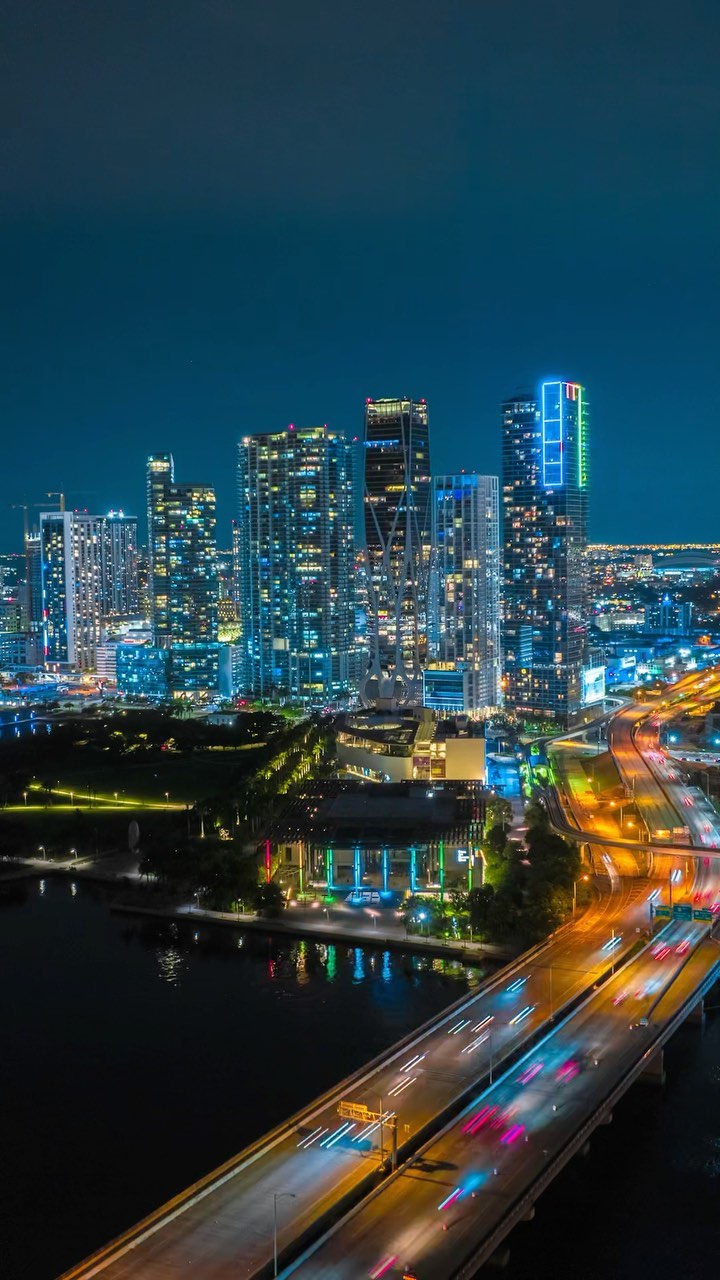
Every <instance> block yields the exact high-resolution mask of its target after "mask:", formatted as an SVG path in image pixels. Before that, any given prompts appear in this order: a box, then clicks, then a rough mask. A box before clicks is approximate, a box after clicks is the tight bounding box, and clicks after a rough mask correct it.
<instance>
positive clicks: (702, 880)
mask: <svg viewBox="0 0 720 1280" xmlns="http://www.w3.org/2000/svg"><path fill="white" fill-rule="evenodd" d="M630 710H632V712H633V715H629V714H628V713H627V712H626V711H625V710H623V711H622V712H620V713H619V715H620V716H621V717H622V721H621V726H620V730H619V735H618V738H617V748H616V741H615V730H614V729H613V730H612V732H613V742H612V750H613V752H615V751H616V749H619V750H620V752H621V754H622V752H623V751H627V753H628V758H627V760H626V761H625V762H624V763H625V767H626V769H627V770H628V772H629V776H633V777H634V778H635V780H634V782H633V784H632V785H633V786H634V788H635V793H636V799H637V800H638V803H639V804H640V805H641V807H644V806H645V805H646V804H647V805H649V806H651V807H653V806H654V809H653V817H652V818H651V824H652V822H653V821H655V815H656V814H657V818H658V820H660V811H661V809H662V816H663V819H664V820H666V821H667V820H670V821H671V824H674V823H676V821H677V818H676V815H675V811H674V810H673V808H672V805H671V804H670V803H669V801H668V799H667V797H666V795H665V792H664V790H663V788H662V787H661V786H660V784H659V782H658V780H657V778H656V776H655V774H654V773H653V771H652V769H651V768H650V767H649V765H648V762H647V761H646V760H645V758H644V757H643V755H642V754H641V753H640V752H638V750H637V748H636V746H635V743H634V740H633V733H632V728H633V727H634V726H635V723H636V719H637V721H638V722H639V721H641V720H642V719H643V718H647V717H648V715H649V714H650V712H649V711H648V709H647V708H645V709H640V710H639V712H638V709H630ZM617 719H618V717H615V718H614V722H615V721H617ZM614 722H613V723H614ZM670 814H672V819H670ZM582 819H583V815H582V813H580V818H579V820H578V819H576V820H578V821H579V824H580V825H581V824H582ZM581 829H582V826H581ZM587 838H588V839H589V840H591V841H592V842H593V843H595V844H598V845H599V846H600V848H601V849H602V833H601V832H600V831H597V830H596V831H595V832H592V833H588V834H587ZM624 852H625V854H626V855H627V854H628V853H629V854H630V855H631V860H632V862H633V870H634V873H635V874H634V878H632V879H630V878H628V879H621V878H619V877H618V875H617V869H616V868H615V866H614V863H613V862H612V858H613V856H615V857H617V854H616V853H615V851H614V850H613V851H612V853H609V852H608V851H607V850H604V851H603V852H602V856H603V858H605V859H607V860H608V861H609V862H610V864H611V866H612V869H613V873H614V874H612V875H611V885H612V887H613V889H614V890H615V892H613V893H612V894H610V895H608V896H607V897H605V898H603V899H601V900H600V901H599V902H597V903H594V904H593V906H592V907H591V908H590V909H589V910H588V911H587V912H586V913H584V914H583V916H582V917H581V918H579V919H578V920H577V922H575V923H574V924H572V925H571V926H568V927H566V928H565V929H564V930H561V931H559V933H558V934H557V935H556V936H555V937H554V938H553V939H551V940H550V941H549V942H548V943H547V944H546V945H545V946H544V947H541V948H537V949H536V950H535V952H534V953H533V954H532V955H531V956H530V957H528V958H526V959H521V961H520V962H519V964H518V965H516V966H515V967H514V969H513V972H512V981H511V979H510V977H507V976H506V977H505V978H503V980H502V981H499V982H493V983H490V984H489V985H488V986H486V987H485V988H484V989H483V990H482V991H480V992H478V993H476V994H475V995H473V996H471V997H469V998H468V999H467V1000H466V1001H464V1002H463V1003H462V1004H460V1005H459V1006H456V1007H455V1008H454V1009H453V1010H452V1011H451V1012H450V1013H449V1014H446V1015H444V1016H443V1017H441V1018H439V1019H437V1020H435V1021H434V1022H433V1023H432V1024H431V1025H430V1026H429V1027H427V1028H425V1029H423V1030H421V1032H420V1033H419V1034H418V1035H417V1036H416V1037H415V1038H414V1039H413V1040H412V1042H411V1043H409V1044H408V1043H406V1044H405V1045H404V1046H403V1047H402V1049H399V1050H398V1049H395V1050H391V1051H390V1053H388V1054H387V1055H385V1056H384V1057H383V1058H382V1059H381V1060H380V1061H379V1062H378V1063H376V1064H374V1065H372V1066H371V1067H370V1068H368V1070H367V1071H366V1072H365V1073H362V1074H359V1075H358V1076H356V1077H354V1078H353V1080H352V1082H351V1084H350V1085H349V1086H346V1085H341V1086H339V1087H338V1089H337V1090H335V1091H333V1092H331V1093H330V1094H328V1095H326V1097H325V1098H323V1099H321V1100H318V1101H317V1102H316V1103H315V1104H312V1105H311V1106H310V1107H309V1108H308V1109H307V1110H306V1111H305V1112H304V1113H302V1114H301V1115H300V1116H298V1117H296V1118H295V1119H294V1120H293V1121H291V1122H289V1124H288V1125H287V1126H285V1127H283V1128H282V1129H280V1130H278V1131H276V1132H275V1134H273V1135H270V1136H269V1137H268V1139H266V1140H263V1141H261V1142H260V1143H258V1144H256V1146H255V1147H253V1148H250V1149H249V1150H248V1151H247V1152H245V1153H241V1154H240V1156H238V1157H237V1158H236V1159H234V1160H233V1161H231V1162H229V1163H228V1165H227V1166H225V1167H223V1169H222V1170H220V1171H216V1173H215V1174H214V1175H210V1177H209V1178H208V1179H207V1180H205V1181H204V1182H203V1183H202V1184H199V1185H198V1186H196V1187H195V1188H191V1189H189V1191H188V1192H187V1193H183V1194H182V1195H180V1196H179V1197H178V1198H177V1199H176V1200H175V1201H173V1202H171V1203H170V1205H168V1206H164V1207H163V1208H161V1209H160V1210H158V1211H157V1213H156V1214H154V1215H152V1216H151V1218H150V1219H148V1220H146V1221H145V1223H142V1224H139V1225H138V1226H137V1227H135V1228H131V1230H130V1231H129V1232H128V1233H127V1235H126V1236H124V1237H121V1238H120V1239H119V1240H118V1241H117V1242H114V1243H113V1244H111V1245H110V1246H108V1247H107V1248H106V1249H104V1250H102V1251H101V1252H100V1253H99V1254H97V1255H94V1257H93V1258H92V1259H89V1260H88V1261H87V1262H86V1263H81V1264H80V1265H79V1266H78V1267H75V1268H73V1269H72V1270H71V1271H69V1272H67V1273H66V1275H65V1277H64V1278H63V1280H80V1278H81V1277H82V1278H85V1277H88V1278H89V1277H90V1276H97V1275H102V1276H103V1277H104V1280H127V1278H128V1277H140V1276H141V1277H142V1280H175V1277H179V1276H180V1275H183V1276H184V1275H186V1274H187V1270H188V1268H189V1267H190V1268H193V1267H195V1268H197V1269H198V1271H201V1273H202V1276H203V1280H226V1278H227V1280H229V1277H230V1276H232V1277H233V1280H236V1278H238V1277H245V1278H246V1280H249V1278H250V1277H253V1276H255V1275H257V1274H258V1272H260V1271H262V1269H263V1268H266V1267H267V1266H268V1264H269V1263H270V1261H271V1249H272V1223H273V1197H274V1195H275V1194H276V1193H281V1195H282V1199H281V1201H280V1203H279V1246H280V1250H281V1251H282V1249H283V1248H285V1247H286V1246H287V1247H289V1246H290V1245H291V1244H292V1245H296V1244H297V1242H298V1241H299V1240H300V1239H301V1238H302V1237H303V1234H304V1233H305V1232H307V1231H309V1230H310V1229H312V1228H313V1227H317V1224H318V1222H319V1221H320V1220H321V1218H322V1216H323V1214H324V1213H325V1212H327V1211H329V1210H331V1209H337V1208H338V1207H339V1206H340V1205H341V1204H342V1203H343V1201H344V1200H345V1197H347V1196H349V1195H351V1194H352V1193H355V1194H357V1193H358V1192H359V1191H360V1189H362V1188H363V1187H364V1186H365V1187H366V1186H367V1185H369V1184H370V1182H371V1181H372V1179H373V1178H374V1177H376V1176H377V1173H376V1171H377V1169H378V1166H379V1164H380V1150H379V1144H380V1137H381V1134H380V1126H379V1124H378V1123H377V1122H372V1123H370V1124H368V1125H363V1124H362V1122H353V1121H346V1120H340V1118H339V1117H338V1114H337V1106H338V1102H339V1101H340V1100H341V1099H343V1100H346V1101H352V1102H355V1103H361V1104H365V1105H366V1106H367V1107H368V1108H369V1109H371V1110H373V1111H375V1112H378V1113H380V1112H381V1113H382V1114H383V1115H384V1116H386V1117H388V1119H389V1116H390V1114H391V1113H396V1114H397V1116H398V1117H399V1136H400V1142H401V1143H402V1142H403V1141H404V1140H406V1139H407V1138H412V1137H413V1136H417V1135H418V1134H420V1133H421V1132H423V1131H424V1130H425V1129H426V1128H427V1129H428V1130H429V1128H430V1127H431V1126H435V1127H437V1125H438V1124H440V1123H441V1122H442V1117H443V1115H444V1113H446V1112H447V1110H448V1108H450V1107H451V1106H452V1105H453V1103H457V1102H458V1100H459V1099H461V1098H463V1097H465V1096H466V1095H467V1093H468V1092H469V1091H470V1090H471V1089H472V1088H473V1086H474V1085H475V1084H476V1082H477V1080H478V1078H479V1077H482V1075H483V1074H484V1072H485V1071H486V1070H487V1069H488V1068H489V1066H490V1053H491V1052H492V1058H493V1066H494V1067H495V1069H497V1068H498V1067H499V1064H500V1063H501V1061H502V1060H503V1059H504V1058H506V1056H507V1055H508V1054H509V1053H513V1052H516V1051H517V1050H519V1048H520V1046H522V1045H523V1044H526V1043H527V1041H528V1040H529V1038H530V1037H532V1036H536V1035H537V1033H539V1032H540V1031H541V1029H542V1027H543V1026H544V1025H545V1024H546V1023H547V1022H548V1020H549V1019H551V1018H552V1017H553V1016H557V1014H558V1011H559V1010H560V1009H561V1007H562V1006H563V1005H564V1004H565V1003H566V1002H567V1001H569V1000H572V999H573V998H575V997H578V996H579V995H580V994H581V993H583V992H586V991H587V990H589V989H590V988H591V987H592V986H593V984H594V983H595V982H596V981H597V979H598V978H599V976H600V975H601V973H602V972H606V971H607V968H608V964H609V963H610V961H611V959H612V953H614V954H615V955H616V956H617V957H619V956H620V954H621V953H623V952H626V951H627V950H628V949H629V947H630V946H631V944H632V943H634V942H635V941H636V940H637V936H638V933H640V931H642V930H645V929H647V928H648V925H649V920H650V905H649V899H650V897H651V895H652V897H653V898H654V899H655V900H656V901H659V894H660V892H661V890H662V889H665V890H666V891H667V890H668V889H669V884H668V882H669V878H670V875H671V874H673V875H676V874H677V873H678V872H681V868H682V865H683V864H682V860H679V859H677V855H676V854H674V853H673V852H671V851H667V850H666V851H661V852H659V853H658V854H657V856H656V859H655V869H656V871H657V872H658V877H657V879H654V880H652V881H648V880H644V879H642V878H641V877H639V876H638V874H637V872H638V868H637V864H636V862H635V854H634V852H633V851H632V848H631V842H626V848H625V850H624ZM676 859H677V860H676ZM606 865H607V863H606ZM691 867H692V868H693V870H692V871H691V872H690V873H689V874H687V875H686V876H685V877H684V879H683V881H682V883H678V884H677V885H676V886H675V892H676V894H677V895H678V896H680V895H682V896H686V895H687V896H694V895H695V894H699V895H701V896H702V898H703V901H704V902H705V901H707V902H708V903H709V902H710V901H714V899H715V897H716V896H717V894H716V886H717V878H716V861H715V859H712V860H710V859H707V860H705V859H698V860H697V861H696V862H694V863H692V864H691ZM634 963H637V962H634ZM651 968H652V966H651ZM667 971H668V972H670V970H669V967H668V969H667ZM593 1008H600V1005H593ZM523 1011H525V1012H523ZM624 1016H625V1015H623V1017H624ZM488 1032H489V1038H488V1039H486V1038H485V1037H486V1036H487V1035H488ZM288 1069H291V1064H289V1068H288ZM584 1078H585V1074H584V1073H583V1079H584ZM534 1087H537V1088H542V1087H543V1086H541V1085H540V1084H539V1083H538V1085H537V1086H534ZM578 1088H580V1086H578ZM528 1096H530V1095H528ZM553 1115H554V1113H553ZM383 1127H384V1128H385V1129H386V1128H387V1124H385V1125H384V1126H383ZM387 1137H388V1135H387V1133H383V1139H384V1144H385V1154H387V1146H386V1144H387ZM525 1145H526V1144H525V1143H524V1140H523V1146H525ZM408 1176H410V1175H408ZM412 1176H413V1177H415V1178H416V1179H417V1170H416V1169H415V1170H414V1171H413V1174H412ZM391 1185H392V1186H395V1185H396V1183H395V1182H394V1181H393V1183H392V1184H391ZM494 1185H495V1187H496V1188H497V1186H498V1185H499V1184H494ZM388 1189H390V1188H388ZM435 1190H436V1188H435V1189H434V1190H433V1194H435ZM494 1194H495V1195H497V1189H496V1190H495V1191H494ZM373 1203H374V1202H373ZM444 1234H445V1233H444ZM354 1261H355V1259H354V1258H353V1264H354ZM348 1265H349V1264H348ZM305 1274H308V1275H310V1274H312V1275H318V1276H319V1275H324V1274H328V1275H329V1274H337V1275H344V1274H348V1275H350V1274H352V1275H360V1274H363V1273H362V1272H361V1271H359V1270H357V1269H356V1270H354V1271H345V1270H342V1271H337V1272H329V1271H325V1272H320V1271H317V1272H315V1271H306V1272H305ZM364 1274H365V1275H367V1274H368V1272H367V1271H366V1272H365V1273H364ZM429 1274H431V1275H433V1276H434V1275H435V1272H433V1271H431V1272H430V1273H429ZM438 1274H440V1273H438Z"/></svg>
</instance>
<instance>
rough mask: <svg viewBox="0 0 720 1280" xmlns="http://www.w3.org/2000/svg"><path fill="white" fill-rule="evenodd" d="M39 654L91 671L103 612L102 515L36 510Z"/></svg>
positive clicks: (49, 660) (47, 660) (50, 662)
mask: <svg viewBox="0 0 720 1280" xmlns="http://www.w3.org/2000/svg"><path fill="white" fill-rule="evenodd" d="M40 553H41V590H42V637H43V658H44V661H45V663H46V664H48V665H53V666H55V665H58V666H69V667H76V668H78V669H79V670H80V671H87V670H92V669H93V668H94V666H95V652H96V648H97V644H98V641H99V639H100V624H101V620H102V615H103V588H104V578H103V519H102V516H90V515H86V514H84V513H80V512H77V511H43V512H41V514H40Z"/></svg>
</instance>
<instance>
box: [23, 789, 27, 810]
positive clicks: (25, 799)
mask: <svg viewBox="0 0 720 1280" xmlns="http://www.w3.org/2000/svg"><path fill="white" fill-rule="evenodd" d="M23 800H24V801H25V808H26V809H27V791H23Z"/></svg>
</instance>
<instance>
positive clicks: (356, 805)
mask: <svg viewBox="0 0 720 1280" xmlns="http://www.w3.org/2000/svg"><path fill="white" fill-rule="evenodd" d="M483 817H484V791H483V788H482V786H481V785H480V784H479V783H477V782H465V783H445V784H444V785H443V786H442V787H437V788H435V787H428V786H427V784H426V783H421V782H404V783H398V784H396V785H394V786H392V785H391V786H384V787H375V786H371V785H368V784H366V783H362V782H355V781H342V782H338V781H331V782H316V783H312V784H310V785H309V786H308V787H307V788H306V789H305V790H304V791H303V792H302V794H300V795H297V796H295V797H293V799H292V800H290V801H289V802H288V804H287V806H286V808H285V809H284V811H283V812H282V813H281V814H280V815H279V817H278V818H277V819H276V820H275V822H274V823H273V826H272V827H271V829H270V831H269V833H268V836H267V839H266V841H265V843H264V849H263V851H264V856H265V865H266V870H267V875H268V878H270V877H275V878H276V879H278V880H280V881H282V882H283V884H284V885H285V886H286V887H288V888H290V889H291V890H296V891H298V892H304V891H307V890H308V889H310V888H312V887H316V888H322V889H323V890H324V891H326V892H334V893H339V894H342V895H345V896H346V897H347V898H348V899H349V900H350V901H351V902H353V901H354V902H359V901H362V900H363V899H365V898H367V897H368V896H369V897H370V898H371V899H372V898H373V897H374V898H375V899H378V898H379V899H381V900H386V901H388V902H389V901H390V900H391V899H392V898H393V896H394V895H402V894H405V893H407V892H410V893H430V894H435V895H437V896H439V897H441V898H442V897H443V895H444V894H445V893H446V892H449V891H450V890H451V889H453V888H465V889H467V888H473V887H477V886H478V885H480V884H481V883H482V870H483V863H482V854H481V851H480V841H481V838H482V823H483Z"/></svg>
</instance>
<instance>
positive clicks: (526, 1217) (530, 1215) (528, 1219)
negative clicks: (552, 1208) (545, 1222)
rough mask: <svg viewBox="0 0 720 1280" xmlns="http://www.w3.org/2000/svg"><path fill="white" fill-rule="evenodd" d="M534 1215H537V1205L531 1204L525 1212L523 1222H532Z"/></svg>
mask: <svg viewBox="0 0 720 1280" xmlns="http://www.w3.org/2000/svg"><path fill="white" fill-rule="evenodd" d="M534 1217H535V1205H534V1204H531V1205H530V1208H529V1209H527V1210H526V1211H525V1213H524V1214H523V1216H522V1220H523V1222H532V1220H533V1218H534Z"/></svg>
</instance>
